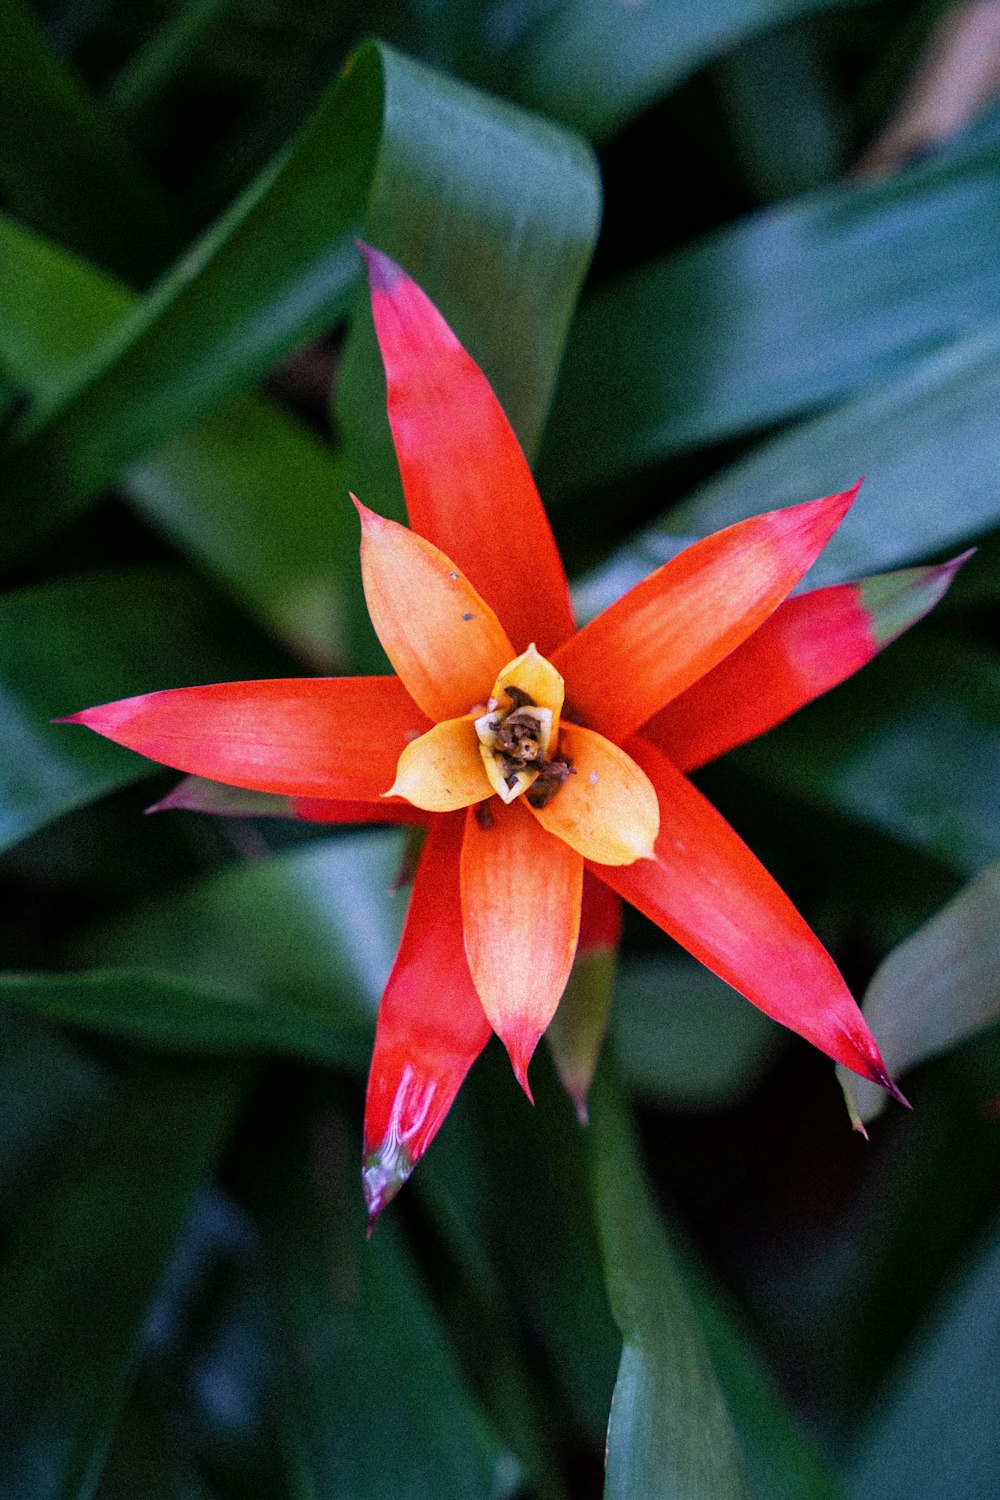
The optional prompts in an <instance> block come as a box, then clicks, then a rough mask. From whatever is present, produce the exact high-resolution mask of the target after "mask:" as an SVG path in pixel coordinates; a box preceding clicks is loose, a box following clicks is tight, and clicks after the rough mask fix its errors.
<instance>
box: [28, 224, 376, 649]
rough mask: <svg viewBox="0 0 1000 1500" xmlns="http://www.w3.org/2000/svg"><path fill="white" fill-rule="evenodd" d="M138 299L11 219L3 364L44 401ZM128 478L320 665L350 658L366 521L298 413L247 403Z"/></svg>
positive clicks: (190, 545)
mask: <svg viewBox="0 0 1000 1500" xmlns="http://www.w3.org/2000/svg"><path fill="white" fill-rule="evenodd" d="M134 303H135V299H134V298H133V297H132V295H131V294H130V293H129V292H127V291H126V290H125V289H124V288H123V287H122V286H121V285H120V284H119V283H118V282H115V281H112V280H111V279H110V278H108V277H105V276H103V275H102V274H101V273H100V272H99V271H95V270H94V269H93V268H92V267H90V266H88V265H87V264H86V263H85V262H83V261H81V260H78V259H77V258H76V257H75V256H72V255H69V254H67V253H66V252H64V251H60V250H58V249H57V248H56V247H55V246H53V245H50V244H47V243H46V242H45V241H44V240H40V239H38V238H37V237H36V236H34V235H32V234H30V233H29V232H28V231H26V230H25V229H23V228H21V227H20V226H19V225H17V224H14V223H13V222H12V221H11V220H9V219H4V218H3V217H2V216H0V355H2V356H3V358H4V359H5V360H6V361H7V363H8V364H9V365H10V368H11V370H12V371H13V372H15V374H16V375H17V377H18V379H19V381H20V383H21V385H22V387H23V388H24V390H26V391H28V392H30V394H31V395H33V396H34V397H36V398H37V399H42V400H44V399H47V398H48V397H50V396H51V395H52V393H53V392H55V391H57V390H58V389H59V388H60V386H61V385H62V384H63V383H64V382H65V381H66V380H67V378H68V377H69V376H70V375H71V373H72V371H73V370H74V368H75V367H76V366H77V365H78V364H79V362H80V361H81V360H83V359H85V358H86V356H87V355H88V353H89V352H90V351H91V350H93V349H94V348H95V346H96V345H97V344H98V343H99V342H100V340H101V338H102V337H103V336H106V335H107V334H109V333H110V332H111V330H113V329H114V327H115V326H116V325H118V324H119V323H120V322H121V320H122V319H123V318H124V317H125V316H126V315H127V314H128V311H129V309H130V308H131V307H132V306H134ZM121 483H122V487H123V489H124V492H125V494H126V496H127V497H128V498H129V499H130V500H131V502H132V504H133V506H134V507H135V509H137V510H138V511H139V513H140V514H141V515H143V516H145V517H146V519H147V520H149V521H150V522H151V523H152V524H153V525H155V526H156V527H158V528H159V529H160V530H162V531H164V532H165V533H166V534H167V535H168V536H169V537H171V538H172V540H174V541H175V542H178V543H179V544H180V545H181V546H182V547H183V548H185V549H186V550H187V551H188V552H190V553H191V554H192V555H193V556H194V557H196V558H197V559H198V560H199V561H200V562H202V563H204V564H205V565H207V566H208V567H209V568H210V569H211V570H212V571H213V572H214V573H215V575H216V576H217V577H218V578H219V579H220V580H221V581H222V582H223V583H224V584H225V585H226V586H227V587H229V588H230V589H231V590H232V592H233V593H234V594H235V595H236V596H237V598H239V599H240V600H241V601H242V602H243V603H244V604H246V605H247V606H248V607H249V608H251V609H253V610H255V611H256V613H257V614H258V615H259V617H260V618H261V619H262V621H263V622H264V623H265V624H266V625H267V626H269V627H270V628H271V629H272V630H275V631H276V632H277V633H278V634H280V635H281V636H283V637H284V639H285V640H287V641H288V642H289V644H291V645H292V646H294V647H295V648H296V649H297V650H298V651H300V652H301V653H302V654H303V655H304V656H306V657H307V658H308V659H309V660H310V661H312V662H313V663H314V664H315V665H317V666H318V667H321V668H326V669H328V670H329V669H330V668H331V667H332V666H334V665H335V664H336V662H337V661H338V660H342V659H343V656H344V652H345V650H346V646H345V640H344V633H343V622H342V611H343V607H344V591H345V584H344V581H343V580H344V575H345V574H346V573H353V572H356V571H357V559H356V555H355V551H356V547H355V544H356V536H355V532H356V522H355V519H354V512H353V510H352V509H351V507H350V505H349V503H348V500H347V480H346V476H345V474H344V473H343V468H342V465H341V464H339V463H338V461H337V460H336V459H335V458H334V456H333V455H332V454H331V453H330V451H329V450H328V449H327V447H326V446H325V444H324V443H322V442H321V441H320V439H319V438H317V437H316V436H315V435H314V434H313V433H312V432H310V431H309V429H308V428H306V427H305V426H304V425H303V424H302V423H300V422H299V421H298V420H297V419H296V418H294V417H293V416H291V415H290V414H289V413H286V412H282V411H281V410H280V409H279V407H277V406H276V405H275V404H274V403H273V402H271V401H268V400H265V399H264V398H262V397H259V396H241V397H239V398H238V399H237V400H236V401H234V402H232V403H231V404H230V405H229V406H227V407H225V408H224V409H223V410H222V411H219V412H216V413H215V414H214V415H213V416H211V417H209V418H208V419H207V420H205V421H204V422H202V423H200V424H199V425H198V426H196V427H194V428H192V429H191V430H190V431H188V432H186V433H185V434H184V435H183V436H181V437H177V438H174V439H173V440H172V441H171V442H169V443H167V444H166V446H165V447H163V448H160V449H159V450H158V451H157V452H156V453H154V454H152V455H150V456H149V457H147V458H146V459H144V460H143V461H142V462H141V463H140V464H138V465H137V466H136V467H135V468H134V469H132V470H130V471H129V472H128V473H126V474H125V475H124V476H123V477H122V480H121Z"/></svg>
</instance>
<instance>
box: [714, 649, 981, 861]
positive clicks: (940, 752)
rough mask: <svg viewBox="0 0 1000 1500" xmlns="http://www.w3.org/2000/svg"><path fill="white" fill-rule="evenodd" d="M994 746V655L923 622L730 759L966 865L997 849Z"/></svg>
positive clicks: (743, 770) (761, 777)
mask: <svg viewBox="0 0 1000 1500" xmlns="http://www.w3.org/2000/svg"><path fill="white" fill-rule="evenodd" d="M998 757H1000V662H998V661H997V659H996V658H995V657H994V656H993V655H992V654H991V653H989V652H986V651H984V650H982V649H981V648H979V649H977V648H975V647H973V646H972V645H971V644H966V643H964V642H958V641H953V640H951V639H949V638H948V637H947V636H942V635H941V634H935V633H933V632H932V631H931V630H930V629H929V628H927V627H924V628H923V629H922V630H920V631H918V632H917V634H915V635H910V636H908V637H905V638H904V639H903V640H901V641H898V642H896V643H895V644H894V645H893V646H892V647H891V648H890V649H889V650H888V651H886V652H885V653H884V654H883V655H882V656H880V657H879V658H877V659H876V660H875V661H873V662H872V663H870V665H868V666H867V667H865V669H864V671H863V672H861V673H859V674H858V675H857V676H856V677H855V678H853V679H852V681H850V682H848V683H844V684H843V685H842V686H841V687H839V688H837V689H836V691H835V692H833V693H831V694H829V695H828V696H827V697H826V698H824V699H821V700H820V701H819V702H817V703H814V704H811V705H810V706H809V708H807V709H805V710H804V711H803V712H802V713H799V714H796V715H795V716H794V717H793V718H792V719H789V720H788V721H787V722H786V723H785V724H782V725H780V726H779V727H778V728H776V729H774V730H772V731H771V732H770V733H769V734H767V735H764V736H762V737H761V739H759V740H755V741H754V742H753V743H752V744H749V745H747V746H745V747H744V748H742V749H740V750H737V751H735V752H734V753H733V755H732V758H731V760H730V761H729V765H730V766H731V767H732V768H733V769H734V770H736V771H738V772H739V773H740V774H741V775H744V774H745V775H749V776H750V777H752V778H754V779H756V780H758V781H759V782H760V783H763V784H765V785H769V786H772V787H776V788H779V789H787V790H788V791H791V792H793V793H794V794H795V795H797V796H799V797H801V798H803V799H804V800H805V802H806V804H807V805H808V804H809V803H812V804H814V805H817V804H818V805H820V806H826V807H833V808H835V809H836V810H837V811H838V812H840V813H846V814H847V815H848V816H849V817H851V818H854V819H856V820H858V821H860V822H863V823H869V824H871V825H873V826H874V827H877V828H881V829H884V830H885V831H886V832H888V833H891V834H892V835H893V836H894V837H895V838H898V839H902V840H903V841H904V842H905V843H908V844H911V845H914V846H915V847H917V848H919V849H922V850H924V851H927V852H929V853H931V854H933V855H935V856H936V857H937V858H938V859H940V860H943V861H944V862H945V863H946V864H947V865H949V866H951V868H952V869H954V870H956V871H957V872H959V873H961V874H966V875H969V874H972V873H974V872H975V871H976V870H978V869H980V868H981V867H982V866H983V865H984V864H986V863H987V862H988V861H989V860H992V859H995V858H996V857H997V855H998V853H1000V807H998V805H997V800H996V797H995V795H994V793H995V780H996V776H995V768H996V765H997V763H998Z"/></svg>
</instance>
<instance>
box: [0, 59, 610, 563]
mask: <svg viewBox="0 0 1000 1500" xmlns="http://www.w3.org/2000/svg"><path fill="white" fill-rule="evenodd" d="M397 97H403V100H404V102H403V108H404V110H405V111H406V113H405V115H404V117H403V118H399V117H397V116H396V115H395V114H394V110H395V101H396V99H397ZM456 99H457V100H458V104H456V102H455V101H456ZM413 110H415V111H416V112H415V113H413V112H412V111H413ZM484 110H485V113H486V115H487V123H486V124H485V125H476V124H472V125H470V123H469V120H470V119H472V120H475V116H476V114H477V113H479V112H482V111H484ZM508 115H509V106H501V105H497V104H493V103H489V102H487V103H485V104H484V103H483V101H482V100H481V99H480V97H479V96H477V95H475V94H472V93H470V92H469V91H467V90H464V89H462V88H461V87H460V86H459V85H456V84H453V83H451V82H450V81H449V80H447V79H440V78H438V77H437V75H435V74H432V73H429V72H427V71H426V70H424V69H422V68H420V67H419V66H418V65H417V64H414V63H409V62H407V61H406V60H405V59H404V58H402V57H400V56H398V55H397V54H395V53H393V52H392V51H391V50H390V49H389V48H386V47H384V46H376V45H374V44H368V45H366V46H364V47H362V48H361V49H360V50H359V51H358V52H357V53H356V54H355V57H354V58H353V60H352V62H351V64H350V66H349V67H348V68H347V69H346V70H345V72H344V74H343V75H342V77H341V78H340V79H339V80H338V82H337V83H336V84H335V85H334V86H333V88H332V89H331V90H330V91H329V93H328V94H327V95H326V96H325V97H324V99H323V100H322V102H321V103H320V105H319V107H318V108H317V110H316V111H315V112H314V114H313V116H312V117H311V119H310V120H309V122H308V123H307V125H306V127H305V129H304V130H303V132H302V133H301V135H300V136H299V137H298V139H297V140H296V141H295V142H294V143H293V144H292V146H291V147H290V148H289V150H288V151H287V152H285V153H284V154H283V155H282V156H281V157H279V159H278V160H277V161H276V162H275V163H274V165H273V166H272V167H270V168H269V169H268V170H267V171H266V172H264V173H263V174H262V176H261V177H260V178H259V179H258V180H257V181H256V182H255V183H254V184H253V186H252V187H251V188H250V189H249V190H248V191H247V192H246V193H245V194H244V196H243V197H242V198H241V199H240V200H239V201H238V202H237V203H235V204H234V205H233V206H232V208H231V209H230V210H229V212H228V213H227V214H226V215H225V216H224V218H223V219H222V220H220V222H219V223H218V224H216V225H215V226H213V228H212V229H211V230H210V231H209V232H208V234H207V235H206V236H205V237H204V238H203V240H202V241H201V242H200V243H199V244H197V245H196V246H195V247H194V248H193V249H192V250H191V251H190V252H189V253H188V254H187V255H186V256H184V257H183V259H182V260H181V261H180V262H179V263H178V264H177V265H176V266H175V267H174V269H173V271H172V272H171V273H170V274H169V275H168V276H167V277H166V278H165V279H164V280H163V282H161V283H160V285H159V286H158V287H157V288H156V289H155V290H154V291H153V292H152V293H151V294H150V295H149V296H148V297H147V298H146V299H145V300H144V301H143V302H141V303H140V304H138V306H137V307H136V309H135V311H134V313H133V314H131V315H130V316H129V317H127V318H126V319H125V320H124V321H123V322H121V323H119V324H118V326H117V327H116V328H115V330H114V331H113V332H112V334H111V336H110V337H109V338H108V339H107V340H106V341H105V342H104V344H103V345H102V346H101V347H99V348H98V349H97V350H95V352H94V354H93V356H92V358H91V359H90V360H89V361H87V362H86V364H85V366H84V367H82V368H81V369H80V370H78V372H77V373H76V375H75V377H74V378H73V379H72V380H70V381H69V382H68V383H67V385H66V387H65V388H63V389H62V391H61V392H59V393H58V394H57V395H55V396H54V397H53V398H52V399H51V400H50V402H49V403H47V404H46V405H45V406H43V407H41V408H39V409H38V410H37V411H36V412H35V413H34V415H33V416H32V418H31V419H30V421H29V422H28V423H27V424H26V429H25V437H24V440H23V442H22V444H21V446H20V447H19V448H18V449H17V451H16V452H15V453H14V454H13V455H12V456H11V458H10V461H9V465H8V472H7V476H6V485H7V493H8V496H9V503H10V504H11V505H16V506H18V508H19V512H20V523H19V526H18V528H17V529H16V533H15V531H14V529H11V531H10V532H9V533H8V535H7V540H6V546H5V548H4V549H3V550H4V552H5V555H6V557H7V559H8V560H11V559H13V558H14V557H16V556H20V555H23V554H24V553H25V552H27V551H28V550H29V549H30V548H31V547H33V546H34V545H36V544H37V543H38V542H39V541H40V540H42V539H43V537H44V536H46V535H47V534H49V533H50V532H51V531H52V530H53V529H55V528H56V527H58V526H59V525H61V524H64V523H65V521H66V520H67V519H68V518H69V517H71V516H72V515H73V514H75V513H76V512H77V511H78V510H79V509H80V508H81V507H82V506H83V505H85V504H86V503H87V501H88V500H89V499H90V498H92V497H93V496H94V495H95V494H96V493H97V492H98V491H99V490H101V489H102V488H103V487H104V486H106V485H107V484H108V483H110V482H111V481H112V480H113V479H114V478H115V476H116V475H118V474H119V473H120V472H121V471H122V470H123V469H126V468H129V467H131V466H132V465H134V464H135V463H136V462H137V461H138V460H140V459H141V458H143V457H144V455H146V454H147V453H149V452H150V451H152V450H154V449H156V448H157V447H159V446H160V445H161V444H162V443H164V442H165V441H167V440H168V439H169V438H171V437H174V436H176V435H177V434H178V433H179V432H181V431H183V430H185V429H186V428H187V427H188V426H189V425H190V424H191V423H192V422H194V421H196V420H197V419H199V418H201V417H204V416H206V415H207V414H208V413H209V412H211V411H213V410H215V409H217V408H218V407H219V406H220V405H221V404H222V403H224V402H225V401H226V400H228V399H230V398H231V397H232V396H234V395H235V394H236V393H237V392H239V391H240V390H242V389H243V388H245V387H246V386H247V385H248V384H250V383H251V382H252V381H254V380H255V379H257V378H258V377H259V376H261V375H262V374H264V373H265V372H266V371H267V370H268V369H269V368H270V367H271V366H272V365H274V364H275V363H276V362H277V361H278V360H280V359H281V358H282V357H284V356H285V355H287V354H288V353H290V352H291V351H292V350H293V349H294V348H296V347H297V346H299V345H301V344H302V343H304V342H305V341H306V340H308V339H309V338H311V337H313V336H315V335H316V334H317V333H319V332H321V331H322V330H323V329H325V328H327V327H329V325H330V324H331V322H333V321H334V320H335V319H336V318H337V317H338V316H339V315H341V314H342V313H343V312H345V311H346V308H347V302H348V297H349V294H350V292H351V290H352V288H353V286H354V284H355V281H356V279H357V275H358V256H357V252H356V250H355V248H354V245H353V242H352V236H353V234H354V233H355V232H356V231H357V230H358V229H359V228H360V226H361V223H362V220H363V217H364V214H365V210H366V207H367V204H368V200H369V195H370V192H371V191H372V184H373V179H374V178H375V174H376V170H377V169H378V170H380V171H381V170H386V171H390V170H391V171H392V172H394V173H396V174H398V178H402V177H405V178H406V180H407V182H408V191H409V192H410V193H411V194H412V193H413V192H414V184H417V183H422V184H423V194H422V198H423V203H422V207H421V210H420V214H419V217H418V218H417V219H416V223H417V225H418V231H417V232H419V234H420V235H421V236H423V237H434V238H435V239H437V240H438V241H440V240H442V239H444V238H447V237H448V236H450V235H452V234H453V233H455V232H456V226H457V224H458V223H460V222H461V220H462V217H463V214H464V212H465V211H466V200H467V198H469V197H470V196H471V212H472V213H474V214H475V215H477V216H478V214H479V212H480V210H481V208H482V205H483V203H484V202H486V201H492V197H493V196H494V195H496V190H497V178H498V166H497V163H498V160H499V154H496V155H493V156H491V157H489V158H488V159H487V160H486V161H485V162H481V161H480V160H479V157H478V156H477V155H476V154H475V152H474V151H473V154H471V155H470V154H469V152H470V151H472V150H473V148H474V147H476V148H477V149H478V146H477V143H478V142H480V141H481V140H483V139H491V138H492V134H493V132H494V130H499V131H500V133H501V135H505V139H506V142H507V146H508V147H509V148H510V149H512V150H513V149H516V146H515V143H516V141H517V137H518V131H517V130H516V129H512V130H510V131H509V132H508V133H506V134H505V132H504V130H503V120H504V119H507V118H508ZM515 118H516V119H518V120H520V118H521V117H515ZM462 127H464V128H462ZM425 128H428V129H432V130H433V129H441V130H447V131H449V132H452V133H456V132H460V133H458V134H457V135H456V139H454V140H449V142H448V150H447V151H446V152H445V153H444V156H445V162H446V165H447V168H448V170H449V171H451V172H453V173H455V174H456V175H455V176H454V177H453V179H451V180H448V179H446V180H445V181H442V179H441V178H439V177H436V176H435V175H434V172H433V170H431V171H428V169H427V167H426V164H424V165H420V164H418V158H417V157H416V156H415V155H414V153H415V152H416V151H417V150H419V151H420V152H421V153H422V157H421V159H422V160H424V161H425V160H426V152H427V150H429V149H430V148H429V146H427V145H426V143H425V142H424V141H423V139H422V130H423V129H425ZM521 129H522V131H523V132H526V133H527V137H528V139H529V141H536V142H537V141H538V139H539V137H542V138H543V139H542V146H541V154H542V155H544V149H545V146H546V142H548V143H549V146H548V149H550V150H552V151H553V152H554V155H555V158H556V164H557V166H558V168H559V169H560V170H564V169H565V164H566V161H567V159H568V157H571V156H572V155H573V154H574V153H577V154H579V151H580V148H579V147H577V146H576V145H574V144H573V143H572V142H567V139H566V137H565V136H564V135H563V134H562V133H561V132H559V131H558V130H557V128H556V127H554V126H542V125H536V124H535V122H530V121H528V122H525V123H524V124H523V126H522V127H521ZM383 137H384V139H385V141H386V142H387V143H388V148H389V149H388V162H389V165H388V166H385V165H384V162H385V160H386V154H385V153H383V155H382V156H380V144H381V142H382V141H383ZM432 140H433V137H432ZM404 151H405V153H406V156H405V163H404V162H403V161H402V160H397V153H398V155H399V157H402V155H403V153H404ZM535 160H537V157H535V156H533V155H532V154H531V153H529V154H528V155H527V156H526V157H525V156H521V155H518V156H517V157H516V158H514V159H512V160H511V161H510V162H509V163H508V164H507V167H506V172H505V174H504V175H505V176H506V179H507V181H508V182H510V183H511V184H514V183H516V185H517V189H518V195H519V196H518V199H517V213H515V210H514V208H513V207H512V206H511V205H510V204H509V203H508V204H507V207H506V211H505V215H504V217H503V225H504V242H505V243H507V242H508V241H509V239H510V229H511V228H512V227H516V228H517V229H518V232H519V233H520V232H521V227H522V221H521V219H520V218H519V217H517V214H519V213H520V202H521V196H523V192H524V185H525V182H526V181H527V180H530V178H529V177H528V176H526V173H528V172H529V170H530V169H531V168H532V167H533V165H534V162H535ZM459 168H461V169H462V173H461V175H459V173H458V169H459ZM487 172H489V173H490V175H489V176H488V177H487V175H486V173H487ZM591 173H592V168H591ZM555 174H556V168H555V167H553V169H552V170H551V171H550V173H549V177H548V180H549V181H550V182H551V181H553V180H554V179H555ZM466 176H467V178H468V180H469V181H471V183H472V184H473V187H472V190H471V195H470V192H469V189H468V188H467V187H466V186H465V178H466ZM398 178H397V180H398ZM374 192H375V202H376V203H377V201H378V184H377V181H376V182H375V188H374ZM442 197H443V200H444V207H443V208H442ZM432 203H433V205H434V211H433V212H431V211H430V208H429V205H430V204H432ZM559 203H560V205H562V204H564V203H565V199H561V200H559ZM559 211H560V213H562V212H564V209H563V207H560V210H559ZM580 221H582V222H584V223H585V224H586V226H587V230H586V237H587V240H588V248H589V235H590V233H591V232H592V228H593V188H592V177H591V195H590V197H589V198H588V199H587V201H586V202H585V203H584V205H583V209H582V211H581V213H580ZM475 223H476V225H477V226H478V217H477V218H476V220H475ZM577 237H579V236H578V235H577ZM476 243H477V245H478V241H477V242H476ZM390 248H391V247H390ZM551 250H552V242H551V240H547V241H546V242H545V244H544V246H543V247H542V249H541V251H535V252H533V253H532V255H531V257H530V261H529V264H530V265H531V266H536V265H538V264H541V263H545V261H546V257H547V256H548V255H549V254H550V253H551ZM584 260H585V257H584ZM486 264H487V265H488V267H489V268H490V269H492V265H493V262H487V263H486ZM582 270H583V264H582V263H581V265H580V267H579V269H578V272H577V277H579V276H581V275H582ZM560 278H561V279H567V278H566V276H565V272H559V273H558V274H557V276H556V278H555V279H556V280H557V281H558V280H559V279H560ZM569 279H571V278H569ZM510 284H511V282H510V280H509V279H508V278H504V279H503V280H502V281H501V283H500V286H499V287H498V286H497V285H496V284H493V285H491V286H490V293H491V306H492V308H493V309H494V311H493V312H492V317H493V318H494V320H495V323H496V326H497V327H498V328H503V327H505V326H506V324H505V319H506V317H507V315H508V314H509V308H507V307H504V306H503V305H502V304H501V302H500V295H501V293H502V292H503V291H505V290H506V289H507V288H508V287H509V286H510ZM548 284H549V285H551V283H548ZM538 305H539V306H540V305H541V303H540V301H539V304H538ZM563 331H564V330H563V329H559V332H558V336H557V337H556V339H555V340H554V343H555V346H556V356H557V355H558V348H559V346H560V344H561V338H562V333H563ZM515 343H516V341H515ZM552 343H553V340H552V339H551V338H549V339H541V340H540V344H541V346H542V347H544V348H546V349H548V348H550V346H551V345H552ZM518 348H519V353H521V351H520V346H518ZM521 357H523V353H521ZM543 376H544V380H545V382H546V389H547V388H548V385H550V384H551V381H552V379H553V378H554V366H553V367H552V368H549V369H546V370H544V371H543ZM528 383H529V384H530V381H529V382H528ZM535 419H536V421H537V422H539V423H540V420H541V411H539V412H538V413H537V414H536V418H535Z"/></svg>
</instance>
